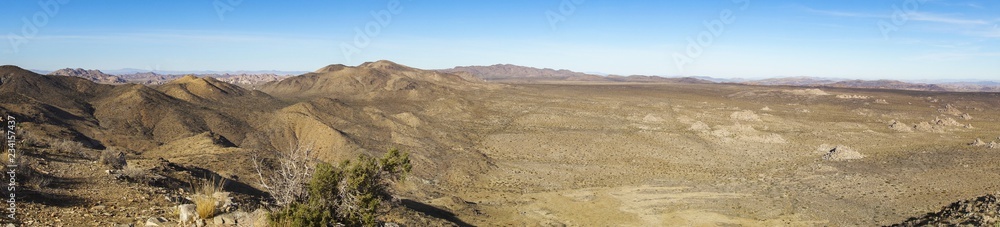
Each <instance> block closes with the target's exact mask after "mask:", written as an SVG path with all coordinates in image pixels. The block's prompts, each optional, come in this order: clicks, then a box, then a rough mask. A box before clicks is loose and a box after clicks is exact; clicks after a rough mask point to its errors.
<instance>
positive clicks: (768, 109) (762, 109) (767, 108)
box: [760, 106, 772, 111]
mask: <svg viewBox="0 0 1000 227" xmlns="http://www.w3.org/2000/svg"><path fill="white" fill-rule="evenodd" d="M760 111H772V110H771V107H766V106H765V107H764V108H761V109H760Z"/></svg>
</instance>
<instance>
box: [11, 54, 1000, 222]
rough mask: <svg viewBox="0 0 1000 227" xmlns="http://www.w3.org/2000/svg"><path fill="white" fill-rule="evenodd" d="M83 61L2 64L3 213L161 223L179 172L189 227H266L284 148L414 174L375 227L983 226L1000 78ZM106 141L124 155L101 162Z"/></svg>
mask: <svg viewBox="0 0 1000 227" xmlns="http://www.w3.org/2000/svg"><path fill="white" fill-rule="evenodd" d="M97 73H99V72H96V71H94V72H88V71H86V70H69V72H63V73H53V75H41V74H38V73H35V72H32V71H29V70H25V69H22V68H20V67H18V66H10V65H8V66H2V67H0V112H2V113H4V114H6V115H9V116H11V117H13V118H16V122H17V123H16V126H17V127H16V134H17V136H18V138H19V140H18V141H17V142H16V146H17V149H19V152H21V155H20V161H19V162H20V165H18V166H17V167H8V169H9V168H17V170H18V173H19V174H20V175H19V177H18V178H19V180H21V185H22V186H21V187H20V188H19V191H17V193H18V197H17V206H18V211H17V213H18V217H17V218H18V219H17V221H16V223H18V224H23V225H25V226H109V225H126V226H128V225H130V224H131V225H139V226H142V225H146V226H149V225H150V224H152V225H160V224H161V225H174V223H177V222H178V220H179V219H180V218H181V217H180V216H179V215H180V214H179V213H180V212H181V211H178V209H177V207H178V205H182V204H186V203H190V200H192V199H191V198H192V195H193V194H196V193H198V192H197V189H195V190H192V188H193V187H194V185H195V184H196V183H194V182H202V181H215V182H224V183H222V184H221V185H220V189H219V190H220V191H224V192H225V193H227V195H229V196H227V198H226V200H227V203H226V204H227V209H226V210H220V211H219V212H217V213H216V214H215V215H214V216H217V217H219V218H211V217H202V218H203V219H204V220H202V221H200V223H201V224H205V225H225V224H223V223H228V224H230V225H239V226H254V225H266V224H267V223H268V222H267V215H266V213H269V212H273V210H274V209H275V205H276V204H275V202H276V200H275V197H276V195H272V194H270V193H268V191H269V190H267V189H266V188H265V187H264V186H263V185H262V184H261V182H263V178H265V176H263V175H261V174H260V171H259V170H260V169H261V168H262V167H260V166H259V165H260V163H264V164H266V163H268V160H271V163H272V164H271V165H270V166H272V167H273V166H279V165H280V163H279V162H276V161H274V160H279V158H280V157H284V156H283V155H282V154H287V153H290V152H295V151H296V150H298V149H301V148H303V147H306V148H308V149H310V150H311V151H312V152H311V153H309V154H308V155H309V158H313V159H315V160H317V161H319V162H325V163H341V162H343V161H344V160H351V159H352V158H354V157H357V156H358V155H367V156H371V157H382V156H383V155H384V154H385V153H386V151H388V150H390V149H398V150H399V151H402V152H405V153H407V154H408V155H409V156H408V158H409V160H408V161H409V162H410V163H411V164H412V170H411V171H410V172H409V174H407V176H406V177H405V178H401V180H399V181H396V182H393V184H391V188H392V190H391V191H392V192H393V195H392V198H391V199H388V200H387V202H386V203H385V204H386V206H385V207H384V209H382V210H381V211H380V214H381V215H380V216H379V217H378V218H377V220H378V223H379V224H380V225H387V226H389V225H397V226H729V225H738V226H873V225H894V224H899V225H902V226H920V225H928V224H942V225H947V224H963V223H964V224H974V225H987V224H990V225H995V224H996V223H997V222H998V221H1000V220H998V219H997V218H998V217H1000V216H998V213H997V209H998V206H1000V205H998V203H997V201H996V197H995V196H996V194H991V193H996V192H997V191H998V190H1000V181H997V180H996V179H1000V155H998V154H1000V145H998V144H997V142H1000V126H998V125H997V124H996V122H1000V118H998V117H1000V93H990V92H984V91H991V90H989V89H992V88H985V87H982V86H978V85H977V86H976V87H974V88H971V89H978V90H977V92H959V91H968V90H955V89H960V88H955V86H951V87H949V86H925V85H919V86H910V85H905V86H904V85H899V83H895V82H893V83H891V86H904V87H879V86H883V85H882V84H876V85H871V84H872V83H878V82H870V81H869V82H866V83H862V82H864V81H855V82H851V83H839V84H833V85H831V84H789V83H790V82H787V83H774V84H770V83H760V82H757V83H755V82H748V83H716V82H713V81H709V80H705V79H702V78H691V77H686V78H662V77H646V76H598V75H589V74H585V73H576V72H571V71H555V70H547V69H535V68H528V67H520V66H513V65H496V66H477V67H456V68H452V69H445V70H427V69H418V68H413V67H409V66H405V65H401V64H397V63H394V62H391V61H384V60H383V61H376V62H367V63H364V64H361V65H358V66H345V65H329V66H325V67H322V68H320V69H318V70H316V71H315V72H309V73H304V74H301V75H297V76H277V75H244V76H242V77H240V78H237V79H233V80H229V82H226V81H223V80H220V79H216V78H213V77H211V76H200V77H199V76H176V77H169V78H166V77H164V78H163V79H162V81H159V82H157V81H153V82H141V81H139V80H149V77H141V78H145V79H137V80H136V81H126V80H124V79H123V78H118V77H114V78H112V76H109V75H98V76H94V75H97ZM101 74H103V73H101ZM136 78H140V77H136ZM240 81H243V82H240ZM98 82H100V83H98ZM772 82H773V81H772ZM851 84H861V85H856V86H855V85H851ZM883 84H884V83H883ZM793 85H794V86H793ZM910 88H912V89H910ZM927 88H930V89H927ZM961 89H970V88H969V87H962V88H961ZM5 117H6V116H5ZM109 150H113V151H115V152H120V154H121V155H122V157H121V158H122V159H123V160H125V162H126V163H127V165H125V166H124V167H121V166H119V167H121V168H117V169H116V168H113V167H108V165H105V164H106V163H105V161H104V160H105V157H103V156H104V154H105V153H107V151H109ZM264 168H265V169H266V168H267V167H264ZM8 169H5V172H6V170H8ZM220 180H221V181H220ZM228 200H231V201H228ZM953 202H954V204H952V203H953ZM939 211H940V212H939ZM928 213H930V214H928ZM225 215H229V216H225ZM222 217H230V218H232V220H224V219H225V218H222ZM233 222H235V224H234V223H233Z"/></svg>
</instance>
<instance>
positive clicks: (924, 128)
mask: <svg viewBox="0 0 1000 227" xmlns="http://www.w3.org/2000/svg"><path fill="white" fill-rule="evenodd" d="M913 129H914V130H917V131H921V132H944V129H942V128H940V127H935V126H934V125H931V123H928V122H920V123H919V124H916V125H913Z"/></svg>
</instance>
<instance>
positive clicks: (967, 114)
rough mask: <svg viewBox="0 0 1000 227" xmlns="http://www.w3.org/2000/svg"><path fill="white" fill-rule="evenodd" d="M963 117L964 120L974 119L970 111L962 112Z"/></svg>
mask: <svg viewBox="0 0 1000 227" xmlns="http://www.w3.org/2000/svg"><path fill="white" fill-rule="evenodd" d="M961 118H962V120H972V116H970V115H969V113H964V114H962V116H961Z"/></svg>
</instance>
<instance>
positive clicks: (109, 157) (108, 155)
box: [98, 149, 128, 169]
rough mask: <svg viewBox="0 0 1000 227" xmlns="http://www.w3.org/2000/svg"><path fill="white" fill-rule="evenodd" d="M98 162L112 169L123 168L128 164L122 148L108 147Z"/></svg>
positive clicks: (102, 152)
mask: <svg viewBox="0 0 1000 227" xmlns="http://www.w3.org/2000/svg"><path fill="white" fill-rule="evenodd" d="M98 162H99V163H100V164H101V165H105V166H107V167H110V168H112V169H122V168H124V167H125V166H127V165H128V163H127V162H126V161H125V151H123V150H121V149H106V150H103V151H101V156H100V158H99V160H98Z"/></svg>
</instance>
